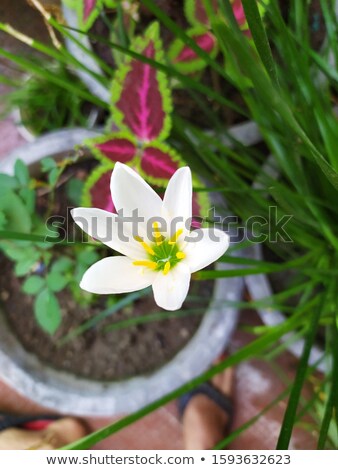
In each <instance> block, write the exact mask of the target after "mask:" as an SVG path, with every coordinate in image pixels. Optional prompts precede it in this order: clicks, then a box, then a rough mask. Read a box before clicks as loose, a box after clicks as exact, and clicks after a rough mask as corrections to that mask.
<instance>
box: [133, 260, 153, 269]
mask: <svg viewBox="0 0 338 470" xmlns="http://www.w3.org/2000/svg"><path fill="white" fill-rule="evenodd" d="M133 264H134V265H135V266H144V267H146V268H149V269H156V268H157V263H155V261H133Z"/></svg>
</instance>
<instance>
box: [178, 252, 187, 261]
mask: <svg viewBox="0 0 338 470" xmlns="http://www.w3.org/2000/svg"><path fill="white" fill-rule="evenodd" d="M185 257H186V254H185V253H183V251H178V252H177V253H176V258H177V259H184V258H185Z"/></svg>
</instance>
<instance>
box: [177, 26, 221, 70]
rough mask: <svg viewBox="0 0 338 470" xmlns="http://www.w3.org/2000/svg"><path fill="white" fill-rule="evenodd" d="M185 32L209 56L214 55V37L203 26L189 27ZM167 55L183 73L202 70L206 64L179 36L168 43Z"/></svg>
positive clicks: (215, 43) (215, 48)
mask: <svg viewBox="0 0 338 470" xmlns="http://www.w3.org/2000/svg"><path fill="white" fill-rule="evenodd" d="M187 34H188V36H190V37H191V38H192V39H193V40H194V41H195V42H196V44H197V45H198V46H199V47H200V48H201V49H203V50H204V51H205V52H207V53H208V54H209V55H210V56H211V57H213V58H214V57H216V55H217V52H218V46H217V41H216V38H215V36H214V35H213V34H212V33H211V32H210V31H208V30H207V29H206V28H205V27H204V26H196V27H194V28H191V29H189V30H188V31H187ZM168 57H169V60H170V61H171V63H172V64H173V65H174V66H175V67H176V68H177V70H179V71H180V72H181V73H185V74H188V73H193V72H197V71H199V70H203V69H204V68H205V67H206V65H207V64H206V62H205V61H204V60H203V59H202V58H201V57H199V56H198V55H197V54H196V52H195V51H194V50H192V49H191V48H190V47H189V46H187V45H186V44H184V42H183V41H182V40H181V39H179V38H177V39H175V40H174V41H173V42H172V44H171V45H170V48H169V52H168Z"/></svg>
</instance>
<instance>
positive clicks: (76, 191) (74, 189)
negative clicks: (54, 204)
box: [66, 178, 84, 206]
mask: <svg viewBox="0 0 338 470" xmlns="http://www.w3.org/2000/svg"><path fill="white" fill-rule="evenodd" d="M83 187H84V181H81V180H79V179H77V178H73V179H71V180H69V181H68V183H67V186H66V191H67V196H68V198H69V200H70V201H71V202H72V204H74V205H75V206H80V205H81V195H82V191H83Z"/></svg>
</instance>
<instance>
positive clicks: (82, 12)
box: [76, 0, 103, 31]
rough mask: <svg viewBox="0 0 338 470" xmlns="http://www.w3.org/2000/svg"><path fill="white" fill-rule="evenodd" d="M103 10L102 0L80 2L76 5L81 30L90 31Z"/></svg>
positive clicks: (81, 0) (83, 0) (80, 0)
mask: <svg viewBox="0 0 338 470" xmlns="http://www.w3.org/2000/svg"><path fill="white" fill-rule="evenodd" d="M102 9H103V1H102V0H79V1H78V2H77V3H76V10H77V16H78V23H79V28H80V29H81V30H82V31H88V30H89V29H90V28H91V27H92V25H93V23H94V22H95V20H96V18H97V17H98V16H99V14H100V12H101V11H102Z"/></svg>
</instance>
